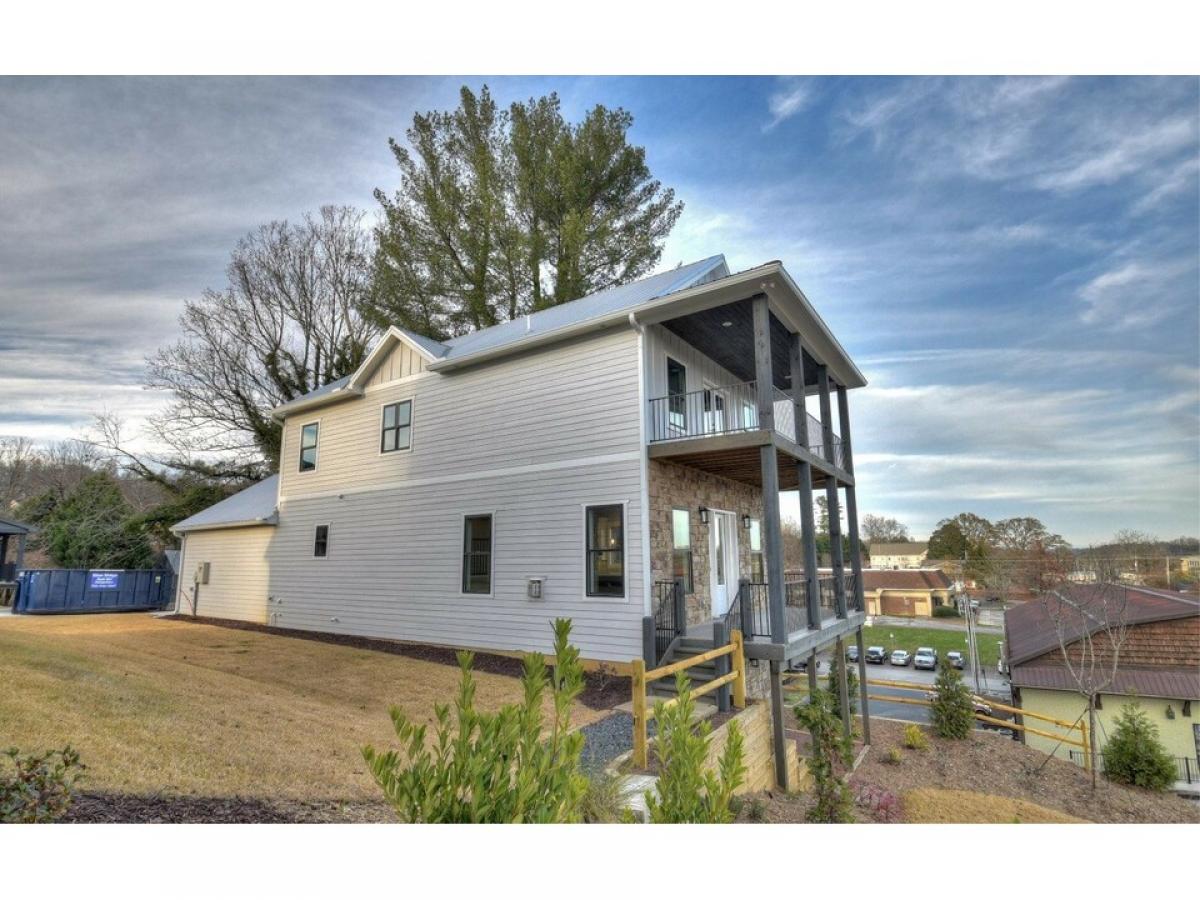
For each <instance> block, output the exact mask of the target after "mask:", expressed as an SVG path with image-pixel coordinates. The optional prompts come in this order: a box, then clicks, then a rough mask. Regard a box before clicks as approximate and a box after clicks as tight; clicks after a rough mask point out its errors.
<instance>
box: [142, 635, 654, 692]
mask: <svg viewBox="0 0 1200 900" xmlns="http://www.w3.org/2000/svg"><path fill="white" fill-rule="evenodd" d="M162 618H164V619H171V620H172V621H176V622H196V623H199V624H201V625H215V626H217V627H218V628H232V629H235V630H237V631H258V632H261V633H263V634H273V635H277V636H279V637H289V638H298V639H300V640H303V641H317V642H318V643H322V644H337V645H339V646H342V647H353V648H355V649H357V650H374V651H377V652H379V653H391V654H392V655H394V656H407V657H409V658H411V659H419V660H421V661H422V662H431V663H438V664H439V665H444V666H454V667H455V668H458V655H457V654H458V651H457V650H454V649H451V648H450V647H433V646H430V645H428V644H410V643H404V642H402V641H392V640H386V639H383V638H369V637H359V636H357V635H352V634H331V633H329V632H327V631H301V630H300V629H297V628H276V627H274V626H271V625H260V624H258V623H257V622H240V621H237V620H234V619H215V618H211V617H208V616H181V615H172V616H163V617H162ZM474 670H475V671H476V672H488V673H490V674H493V675H507V676H509V677H510V678H520V677H521V674H522V672H523V671H524V669H523V664H522V662H521V660H520V659H519V658H518V657H515V656H501V655H499V654H496V653H478V652H477V653H476V654H475V662H474ZM631 690H632V687H631V684H630V680H629V678H628V677H627V676H623V675H617V674H615V673H614V672H603V671H600V672H586V673H584V687H583V691H582V693H580V695H579V702H580V703H582V704H583V705H584V706H586V707H587V708H588V709H612V708H613V707H614V706H618V705H619V704H621V703H624V702H625V701H627V700H628V699H629V697H630V691H631Z"/></svg>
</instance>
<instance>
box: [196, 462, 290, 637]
mask: <svg viewBox="0 0 1200 900" xmlns="http://www.w3.org/2000/svg"><path fill="white" fill-rule="evenodd" d="M277 494H278V478H277V477H276V476H272V477H271V478H267V479H265V480H263V481H261V482H259V483H258V484H255V485H253V486H252V487H249V488H247V489H246V490H244V491H241V492H240V493H237V494H234V495H233V496H232V497H229V498H228V499H226V500H223V501H221V502H220V503H218V504H216V505H214V506H210V507H209V508H208V509H206V510H204V511H203V512H200V513H197V514H196V515H194V516H192V517H191V518H189V519H184V520H183V521H182V522H180V523H179V524H178V525H176V526H175V528H174V531H175V533H176V534H178V535H180V536H181V538H182V547H181V551H180V561H179V589H178V592H177V595H176V601H175V609H176V612H178V613H180V614H182V615H194V616H210V617H212V618H218V619H239V620H242V621H246V622H260V623H264V624H265V623H268V622H269V617H270V614H269V612H268V599H269V590H270V586H269V581H270V578H269V575H270V572H269V568H268V565H267V554H268V552H269V550H270V547H271V542H272V541H273V540H274V539H275V534H276V528H275V524H276V522H277V520H278V517H277V514H276V506H277Z"/></svg>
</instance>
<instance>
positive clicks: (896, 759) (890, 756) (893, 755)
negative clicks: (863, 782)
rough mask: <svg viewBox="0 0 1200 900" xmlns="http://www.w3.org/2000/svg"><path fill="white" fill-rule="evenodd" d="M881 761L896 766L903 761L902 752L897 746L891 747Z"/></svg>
mask: <svg viewBox="0 0 1200 900" xmlns="http://www.w3.org/2000/svg"><path fill="white" fill-rule="evenodd" d="M883 761H884V762H885V763H887V764H888V765H889V766H898V765H900V763H902V762H904V754H903V753H901V752H900V748H899V747H892V748H891V749H890V750H888V752H887V754H886V755H885V756H884V757H883Z"/></svg>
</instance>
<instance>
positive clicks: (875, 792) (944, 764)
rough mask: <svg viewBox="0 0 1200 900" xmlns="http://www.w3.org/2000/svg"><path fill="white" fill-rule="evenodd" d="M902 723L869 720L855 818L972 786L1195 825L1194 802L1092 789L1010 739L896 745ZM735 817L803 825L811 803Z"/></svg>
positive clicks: (1119, 788)
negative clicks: (891, 756) (910, 796)
mask: <svg viewBox="0 0 1200 900" xmlns="http://www.w3.org/2000/svg"><path fill="white" fill-rule="evenodd" d="M907 724H908V723H906V722H897V721H892V720H888V719H878V718H875V719H872V720H871V737H872V745H871V750H870V752H869V753H868V754H867V756H866V759H864V760H863V762H862V764H861V765H860V766H859V767H858V769H856V770H855V772H854V774H853V775H852V776H851V777H850V787H851V790H852V791H853V793H854V796H855V799H856V801H857V803H856V807H855V817H856V819H857V820H858V821H860V822H881V821H903V815H902V810H903V797H904V794H905V792H906V791H910V790H915V789H918V788H945V789H950V790H964V791H974V792H977V793H980V794H992V795H997V796H1001V797H1011V798H1013V799H1017V800H1026V801H1029V802H1031V803H1036V804H1038V805H1040V806H1044V807H1049V808H1051V809H1055V810H1060V811H1062V812H1065V813H1067V814H1068V815H1071V816H1075V817H1076V818H1080V819H1086V820H1088V821H1091V822H1110V823H1138V822H1158V823H1177V822H1179V823H1182V822H1200V805H1198V804H1196V803H1193V802H1191V801H1188V800H1183V799H1181V798H1179V797H1176V796H1174V795H1173V794H1170V793H1165V794H1159V793H1154V792H1151V791H1146V790H1142V789H1140V788H1132V787H1126V786H1124V785H1119V784H1113V783H1112V782H1109V781H1105V780H1104V779H1103V778H1101V779H1100V780H1099V782H1098V784H1097V787H1096V790H1095V791H1094V792H1093V791H1092V788H1091V779H1090V777H1089V776H1088V774H1087V772H1085V771H1084V770H1083V769H1082V768H1080V767H1079V766H1076V765H1075V764H1074V763H1070V762H1067V761H1066V760H1060V759H1054V758H1052V759H1046V754H1044V753H1042V752H1040V751H1037V750H1033V749H1031V748H1029V747H1026V746H1025V745H1024V744H1021V743H1019V742H1017V741H1014V740H1012V739H1011V738H1008V737H1005V736H1002V735H999V734H995V733H992V732H987V731H979V730H976V731H973V732H972V733H971V736H970V737H969V738H967V739H966V740H962V741H948V740H943V739H941V738H939V737H937V736H935V735H934V734H933V733H932V732H931V731H929V730H926V734H927V735H928V737H929V741H930V747H929V749H928V750H925V751H918V750H909V749H907V748H905V747H904V746H903V733H904V728H905V726H906V725H907ZM892 748H899V750H900V753H901V754H902V758H901V760H900V762H899V763H889V762H886V759H887V755H888V751H889V750H891V749H892ZM757 796H758V797H759V800H760V802H759V803H757V804H750V803H747V804H745V805H744V806H743V808H742V810H741V815H739V818H738V821H766V822H803V821H804V815H805V813H806V812H807V810H808V808H809V807H810V806H811V805H812V802H813V801H812V797H811V795H808V794H802V795H799V796H792V797H789V796H785V795H782V794H762V795H757ZM893 800H895V801H899V809H894V808H893V805H892V804H893Z"/></svg>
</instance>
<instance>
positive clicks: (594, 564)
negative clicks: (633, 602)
mask: <svg viewBox="0 0 1200 900" xmlns="http://www.w3.org/2000/svg"><path fill="white" fill-rule="evenodd" d="M624 519H625V514H624V509H623V508H622V507H621V504H619V503H612V504H607V505H605V506H589V507H587V511H586V523H587V526H586V530H587V595H588V596H589V597H624V596H625V522H624Z"/></svg>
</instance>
